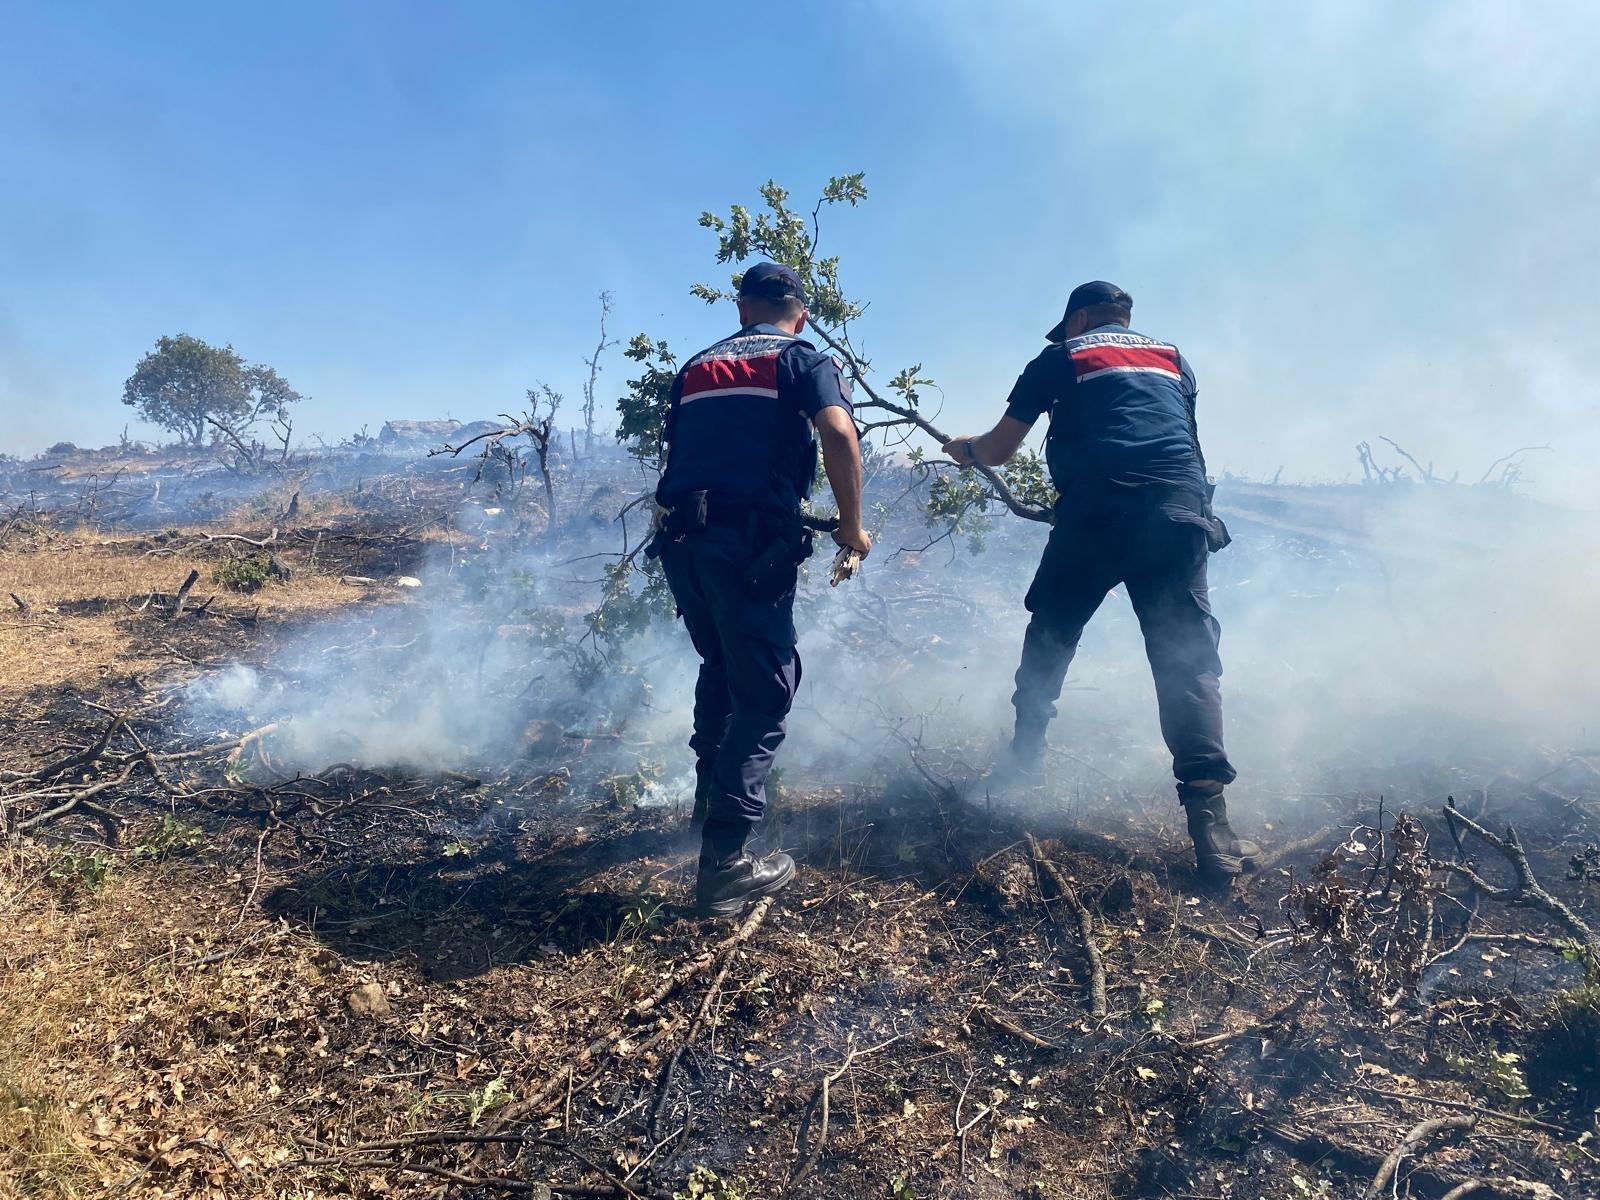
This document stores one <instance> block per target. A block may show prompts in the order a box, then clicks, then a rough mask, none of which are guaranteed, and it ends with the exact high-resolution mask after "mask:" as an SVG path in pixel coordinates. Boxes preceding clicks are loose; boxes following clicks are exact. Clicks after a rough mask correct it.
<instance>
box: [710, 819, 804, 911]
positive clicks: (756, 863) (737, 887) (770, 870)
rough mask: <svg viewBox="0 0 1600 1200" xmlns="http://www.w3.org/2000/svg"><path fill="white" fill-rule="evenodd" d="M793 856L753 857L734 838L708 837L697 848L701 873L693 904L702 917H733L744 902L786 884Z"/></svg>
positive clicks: (742, 844) (790, 872) (756, 898)
mask: <svg viewBox="0 0 1600 1200" xmlns="http://www.w3.org/2000/svg"><path fill="white" fill-rule="evenodd" d="M793 879H794V859H792V858H790V857H789V856H788V855H787V854H769V855H767V857H765V858H753V857H751V856H750V855H749V854H747V853H746V852H745V848H744V836H743V835H742V834H741V835H740V836H739V837H738V839H737V840H721V839H717V840H714V839H712V838H709V837H708V838H707V839H706V840H705V842H704V843H703V844H702V845H701V848H700V873H699V875H698V876H697V877H696V879H695V885H694V892H695V907H696V909H697V910H698V911H699V913H700V915H701V916H702V917H736V916H738V915H739V913H741V912H742V911H743V910H744V907H745V905H747V904H749V903H750V902H751V901H752V900H759V899H761V897H763V896H771V895H773V894H774V893H776V892H781V891H782V890H783V889H784V888H786V887H788V886H789V884H790V882H791V881H793Z"/></svg>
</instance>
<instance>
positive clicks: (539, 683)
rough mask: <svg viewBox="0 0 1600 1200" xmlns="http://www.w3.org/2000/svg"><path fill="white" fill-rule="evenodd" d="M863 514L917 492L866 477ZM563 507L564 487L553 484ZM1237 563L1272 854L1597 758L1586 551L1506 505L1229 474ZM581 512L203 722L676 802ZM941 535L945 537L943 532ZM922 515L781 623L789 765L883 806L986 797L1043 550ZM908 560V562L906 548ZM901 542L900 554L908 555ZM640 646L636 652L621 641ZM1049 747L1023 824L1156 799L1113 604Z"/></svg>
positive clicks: (502, 517)
mask: <svg viewBox="0 0 1600 1200" xmlns="http://www.w3.org/2000/svg"><path fill="white" fill-rule="evenodd" d="M595 471H596V468H595V467H593V466H591V467H589V468H588V469H587V472H586V475H585V478H584V479H583V480H582V481H581V483H580V482H577V481H569V485H570V486H569V488H568V491H569V492H570V493H571V494H572V496H573V497H574V498H575V499H574V505H575V506H577V507H582V504H583V502H584V498H585V497H587V496H590V495H592V494H594V493H596V492H597V491H598V492H602V493H603V494H604V495H605V496H606V497H607V498H608V499H609V500H610V501H612V502H614V503H615V504H616V507H619V508H620V507H621V505H622V504H623V503H626V501H627V500H630V499H633V498H635V497H636V496H637V495H639V494H641V493H640V478H639V475H638V471H637V468H636V467H633V466H631V465H625V464H623V463H622V462H621V461H620V460H618V461H616V462H615V465H614V467H611V468H605V469H604V470H602V472H601V475H602V476H604V474H605V471H610V473H611V474H612V475H615V478H610V477H600V476H597V475H596V474H595ZM880 488H881V491H882V497H880V498H889V497H892V496H896V495H900V494H902V493H903V491H904V481H902V480H889V479H885V480H883V481H881V482H880ZM558 494H559V493H558ZM1219 505H1220V507H1221V508H1222V510H1223V511H1224V513H1225V514H1226V515H1227V516H1228V518H1229V520H1230V521H1231V523H1232V527H1233V530H1234V534H1235V542H1234V544H1233V545H1232V546H1231V547H1229V548H1228V549H1227V550H1225V551H1223V552H1222V553H1221V554H1219V555H1217V556H1215V557H1214V558H1213V559H1212V603H1213V608H1214V610H1215V612H1216V615H1217V617H1218V619H1219V620H1220V622H1221V625H1222V628H1223V645H1222V653H1223V660H1224V663H1225V666H1226V673H1225V675H1224V680H1223V686H1224V698H1225V705H1226V710H1227V717H1228V736H1229V744H1230V751H1231V753H1232V756H1233V757H1234V759H1235V762H1236V764H1237V765H1238V767H1239V769H1240V773H1241V774H1240V779H1239V782H1238V783H1237V785H1236V786H1235V788H1234V789H1233V793H1232V794H1233V795H1234V796H1235V797H1236V798H1237V801H1238V803H1239V805H1240V807H1241V809H1242V810H1243V811H1244V812H1245V813H1246V814H1247V815H1248V817H1249V819H1250V820H1252V821H1256V822H1261V821H1266V822H1270V823H1271V824H1272V826H1273V828H1274V830H1275V831H1276V832H1275V836H1279V837H1282V836H1288V834H1289V832H1290V831H1292V830H1294V829H1295V828H1297V827H1299V826H1315V825H1319V824H1321V823H1325V822H1326V820H1327V819H1328V814H1329V812H1330V810H1331V811H1334V812H1338V811H1339V810H1340V807H1341V805H1342V806H1345V807H1348V805H1349V804H1350V803H1351V802H1353V801H1356V800H1359V799H1361V798H1367V799H1374V798H1376V797H1377V796H1378V795H1382V794H1386V793H1387V794H1389V795H1391V796H1409V797H1414V798H1417V799H1419V800H1420V799H1423V798H1426V799H1427V800H1429V801H1430V802H1431V801H1433V800H1437V799H1440V798H1442V796H1443V795H1444V794H1445V793H1447V792H1450V791H1460V790H1465V789H1471V788H1485V787H1490V786H1492V784H1493V782H1494V781H1495V780H1496V779H1497V778H1500V777H1502V776H1505V777H1526V776H1527V774H1528V773H1529V772H1530V771H1534V770H1536V769H1537V768H1538V767H1539V765H1540V764H1541V763H1545V764H1550V765H1554V764H1555V763H1557V762H1559V761H1560V760H1561V759H1562V758H1563V757H1564V756H1565V754H1566V753H1567V752H1569V751H1571V750H1573V749H1582V748H1584V747H1585V746H1586V745H1587V744H1588V743H1590V742H1592V741H1593V740H1594V729H1593V726H1592V720H1593V718H1592V714H1593V713H1594V712H1596V711H1600V708H1597V701H1600V639H1597V637H1596V630H1595V627H1594V623H1593V620H1592V617H1591V616H1590V615H1589V597H1591V596H1592V595H1593V594H1594V593H1595V588H1596V585H1597V584H1600V567H1597V565H1596V564H1597V563H1600V558H1597V556H1596V551H1597V550H1600V545H1597V541H1600V539H1597V537H1596V535H1595V530H1594V529H1593V528H1592V522H1587V521H1585V519H1584V518H1583V516H1582V515H1581V514H1572V513H1568V512H1565V511H1563V510H1560V509H1555V508H1551V507H1548V506H1544V505H1540V504H1537V503H1534V502H1532V501H1528V500H1525V499H1522V498H1519V497H1518V496H1517V495H1515V494H1514V493H1512V492H1511V491H1509V490H1507V489H1504V488H1498V487H1489V486H1482V487H1467V486H1461V485H1444V484H1437V485H1433V484H1422V483H1387V484H1369V485H1364V486H1363V485H1346V486H1329V487H1283V486H1275V487H1267V486H1263V485H1251V484H1247V483H1244V482H1242V481H1233V482H1231V483H1227V482H1225V483H1224V486H1223V488H1222V490H1221V492H1220V494H1219ZM640 513H641V509H639V508H635V509H634V510H632V512H631V513H630V514H629V516H628V518H627V520H628V521H630V522H631V524H630V525H629V526H628V528H627V529H626V531H625V530H624V528H623V525H622V523H613V522H609V521H607V520H605V519H603V518H602V517H600V516H598V515H597V514H595V513H593V512H590V513H588V514H587V515H586V517H585V519H583V520H578V521H574V520H571V519H568V520H567V521H565V522H563V521H562V519H561V514H560V511H559V508H558V520H557V523H556V525H555V527H554V529H553V530H551V529H545V530H543V531H542V532H540V531H536V530H534V529H533V528H531V527H530V526H529V525H528V524H527V523H526V522H521V523H519V521H518V520H517V519H516V518H515V515H514V512H513V510H511V509H510V508H506V507H501V506H500V505H499V504H497V503H496V502H495V501H494V499H493V497H487V496H477V497H474V498H472V499H470V500H469V502H468V503H466V504H464V505H463V507H462V509H461V510H460V512H459V513H458V515H457V517H456V520H455V522H454V524H455V527H456V536H455V537H453V538H452V539H451V540H450V541H449V542H447V543H441V544H440V546H439V548H438V549H436V550H435V551H434V552H433V554H432V555H431V557H430V558H429V559H428V560H427V561H426V562H425V563H424V565H423V566H422V567H421V568H419V569H418V570H417V577H418V578H419V579H420V581H421V587H420V588H416V589H411V590H409V591H406V592H404V594H403V597H402V599H401V600H400V601H399V602H397V603H395V604H393V605H388V606H379V607H377V608H371V609H367V610H365V611H362V612H360V613H359V614H357V615H355V616H343V617H338V618H335V619H332V620H330V621H328V622H326V623H324V624H320V625H318V626H316V627H314V628H312V629H310V630H308V631H307V632H306V633H305V635H304V636H303V637H302V638H301V639H300V640H299V641H298V642H297V643H295V644H294V645H293V647H292V648H291V650H290V651H289V652H288V653H286V654H284V655H282V656H281V657H279V658H278V659H277V660H276V661H274V662H272V663H271V664H269V665H268V666H266V667H265V668H263V669H261V670H253V669H250V668H245V667H236V668H233V669H231V670H228V671H225V672H223V673H221V674H219V675H216V676H213V677H212V678H210V679H208V680H204V681H201V682H198V683H196V684H195V685H194V686H193V687H192V688H191V689H190V690H189V693H188V697H189V701H190V702H191V704H193V705H194V706H196V708H197V709H198V710H199V712H200V713H202V714H203V715H204V718H205V719H206V720H207V721H209V722H211V723H213V724H215V725H217V726H218V727H219V728H228V729H232V730H236V731H237V730H240V729H241V728H253V727H257V726H264V725H267V724H271V725H273V726H274V729H273V731H272V732H271V734H270V735H268V736H267V737H265V738H264V739H263V742H262V745H263V748H264V750H265V752H266V755H267V758H268V761H269V762H270V763H271V766H272V768H273V769H274V770H277V771H279V772H284V771H288V772H294V771H304V772H314V771H319V770H324V769H326V768H327V767H329V766H330V765H332V764H337V763H349V764H355V765H362V766H369V767H397V768H404V769H408V770H414V771H420V772H439V771H457V772H472V773H478V774H493V773H496V772H504V771H511V770H515V769H518V768H526V767H531V768H534V769H537V768H539V767H540V766H542V765H543V766H548V765H552V764H554V763H556V762H557V760H565V761H569V762H570V760H571V755H572V752H573V751H574V750H575V749H577V750H581V751H583V753H582V754H581V756H580V758H579V760H578V762H579V766H578V767H577V768H576V769H574V768H572V767H570V766H569V767H568V768H567V769H568V770H569V771H573V784H574V786H576V787H579V788H580V789H581V788H590V787H593V786H595V785H596V783H597V781H601V780H604V779H608V778H613V777H615V776H617V775H618V774H619V773H621V774H626V775H630V776H633V777H634V779H635V782H634V784H633V785H632V791H633V793H634V794H633V796H632V798H633V799H636V800H642V801H645V802H685V801H686V800H687V797H688V793H689V790H690V788H691V786H692V772H691V770H690V765H691V764H690V760H689V756H688V751H687V747H686V744H685V743H686V740H687V736H688V732H689V721H690V710H691V706H692V694H693V680H694V676H695V671H696V667H697V660H696V659H695V657H694V655H693V652H692V650H691V648H690V646H689V644H688V639H687V636H686V635H685V634H684V632H683V631H682V629H681V627H680V626H679V625H677V623H676V622H674V621H673V620H672V619H671V612H670V601H669V600H668V599H667V598H666V597H665V595H664V593H662V592H661V591H660V590H659V589H658V588H657V589H650V588H648V587H647V584H646V581H645V579H644V577H643V576H638V575H634V576H632V577H631V580H632V581H631V584H630V587H631V591H629V592H626V593H623V594H621V597H620V602H619V600H618V597H616V596H614V597H613V605H612V606H611V607H609V608H608V609H601V607H600V594H601V588H602V585H603V583H604V579H605V575H606V572H607V570H608V569H611V568H614V567H615V566H616V564H617V563H618V562H619V549H620V548H621V547H622V546H623V544H624V542H623V539H624V537H625V536H626V538H627V540H628V543H630V544H631V543H635V542H637V541H638V538H639V534H640V532H641V530H642V524H641V523H642V522H643V520H644V518H643V517H642V516H641V515H640ZM937 532H938V531H937V530H935V531H932V534H937ZM930 536H931V535H930V531H929V530H927V529H926V528H925V527H924V526H923V524H922V519H921V517H920V515H919V513H918V511H917V510H916V508H915V505H914V502H912V501H907V502H906V503H905V504H904V505H903V506H902V507H901V508H900V509H898V510H896V511H895V512H893V513H892V514H891V516H890V517H889V518H888V519H887V521H886V523H885V527H884V528H883V530H882V531H881V537H880V541H879V544H878V548H877V550H876V551H875V553H874V555H873V556H872V558H871V559H869V561H868V563H867V566H866V569H865V571H864V573H863V574H862V576H861V577H860V578H858V579H857V580H854V581H852V582H849V583H846V584H844V585H843V586H841V587H839V588H837V589H833V588H829V587H828V586H827V582H826V569H825V564H826V559H827V555H826V552H825V551H822V550H819V553H818V555H817V556H816V557H815V558H814V559H813V560H812V562H811V564H810V565H809V567H808V569H807V571H806V572H805V578H804V579H803V582H802V587H801V592H800V596H799V600H798V603H797V624H798V625H799V627H800V630H801V641H800V652H801V655H802V658H803V660H804V663H805V668H804V678H803V681H802V685H801V689H800V693H799V695H798V697H797V701H796V706H795V712H794V715H793V716H792V718H791V721H790V737H789V741H788V743H787V744H786V745H785V747H784V750H783V752H782V754H781V756H780V759H779V763H780V765H781V766H782V768H783V769H784V771H785V773H786V774H785V778H786V779H789V780H804V781H805V782H807V783H811V784H816V785H819V786H845V785H864V786H869V787H870V786H881V785H882V784H883V783H884V782H885V780H887V779H888V778H890V777H891V776H892V775H894V774H895V773H897V772H901V771H904V770H906V769H907V767H908V764H909V760H910V759H911V758H913V757H914V756H921V759H920V760H919V761H934V760H936V761H937V766H938V770H939V771H940V773H941V774H943V775H945V776H946V777H948V778H949V779H950V780H951V782H952V783H953V784H954V785H955V786H956V787H957V789H958V790H962V791H965V792H966V793H967V794H968V795H970V796H977V795H981V794H982V792H983V789H984V783H983V777H984V775H985V772H986V771H987V769H988V768H989V766H990V763H991V761H992V759H993V756H994V754H995V753H996V751H997V750H998V749H999V748H1000V747H1001V746H1002V745H1003V742H1004V738H1005V735H1006V733H1007V732H1008V728H1009V719H1010V705H1009V696H1010V691H1011V673H1012V671H1013V670H1014V668H1015V663H1016V658H1017V655H1018V652H1019V649H1020V645H1021V640H1022V630H1023V628H1024V625H1025V622H1026V613H1025V612H1024V611H1023V609H1022V604H1021V597H1022V594H1023V592H1024V591H1025V590H1026V587H1027V583H1028V580H1029V578H1030V576H1031V573H1032V570H1033V568H1034V565H1035V563H1036V562H1037V559H1038V554H1039V551H1040V549H1041V548H1042V546H1043V542H1044V538H1045V536H1046V530H1045V529H1044V528H1043V527H1042V526H1038V525H1035V524H1032V523H1029V522H1024V521H1018V520H1013V519H1011V518H1009V517H1004V516H1001V517H997V518H995V519H994V520H993V522H992V523H991V528H990V529H989V530H988V532H987V534H986V535H985V537H984V543H985V544H984V546H983V548H982V550H981V551H979V552H976V553H975V552H973V550H972V549H971V547H970V546H968V545H967V544H966V541H965V539H963V538H959V537H957V538H946V539H943V540H938V541H936V542H935V544H934V545H932V546H927V543H928V541H929V539H930ZM922 547H926V548H922ZM907 548H909V549H907ZM624 624H631V625H634V626H637V632H634V633H632V634H631V635H624V630H623V625H624ZM1059 707H1060V710H1061V715H1060V717H1059V718H1058V720H1057V721H1056V723H1055V724H1054V726H1053V728H1052V732H1051V742H1052V745H1053V747H1054V750H1053V752H1052V756H1051V772H1050V782H1049V784H1047V785H1046V787H1045V788H1043V789H1041V790H1040V791H1039V792H1038V793H1037V794H1035V795H1034V796H1032V797H1031V798H1030V799H1029V801H1028V803H1029V804H1030V805H1031V806H1035V807H1037V808H1039V809H1041V810H1050V811H1054V812H1055V813H1056V815H1057V816H1060V815H1062V812H1063V810H1067V815H1071V816H1080V815H1092V814H1093V813H1094V812H1095V811H1096V810H1109V809H1115V808H1117V807H1118V806H1126V805H1127V804H1128V803H1129V798H1130V797H1136V798H1144V799H1146V800H1148V802H1149V803H1151V804H1152V805H1154V804H1169V803H1170V802H1171V795H1172V793H1171V779H1170V760H1169V758H1168V756H1167V753H1166V751H1165V748H1164V747H1163V745H1162V743H1161V740H1160V735H1159V730H1158V728H1157V725H1156V713H1155V703H1154V693H1153V687H1152V684H1151V682H1150V678H1149V672H1148V668H1147V666H1146V664H1145V661H1144V656H1143V647H1142V644H1141V641H1140V638H1139V633H1138V628H1137V623H1136V621H1135V620H1134V618H1133V614H1132V612H1131V609H1130V607H1129V605H1128V604H1127V601H1126V598H1125V597H1124V596H1123V595H1122V594H1121V590H1120V589H1119V590H1118V591H1116V592H1113V593H1112V594H1111V595H1110V596H1108V598H1107V600H1106V603H1105V604H1104V605H1103V606H1102V608H1101V610H1100V612H1099V613H1098V614H1097V616H1096V618H1095V619H1094V621H1093V622H1092V623H1091V624H1090V626H1089V629H1088V631H1087V633H1086V635H1085V638H1084V640H1083V644H1082V646H1081V648H1080V652H1079V656H1078V658H1077V660H1076V662H1075V663H1074V665H1073V669H1072V672H1071V674H1070V676H1069V679H1068V686H1067V690H1066V691H1065V693H1064V694H1063V697H1062V701H1061V703H1060V706H1059Z"/></svg>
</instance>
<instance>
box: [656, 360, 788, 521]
mask: <svg viewBox="0 0 1600 1200" xmlns="http://www.w3.org/2000/svg"><path fill="white" fill-rule="evenodd" d="M791 351H792V352H794V353H796V354H800V353H804V352H807V351H810V352H813V353H814V352H815V348H814V347H813V346H812V345H811V343H810V342H807V341H805V340H803V339H801V338H797V337H794V336H793V335H791V334H786V333H781V332H764V331H761V330H751V331H746V332H740V333H737V334H735V335H734V336H733V337H730V338H725V339H724V340H722V341H720V342H717V343H716V344H715V345H713V346H710V347H708V348H707V349H705V350H702V351H701V352H700V353H699V354H696V355H695V356H694V357H693V358H691V359H690V360H689V361H688V362H687V363H685V364H684V366H683V370H682V371H681V372H680V373H679V386H678V388H677V389H676V392H675V395H674V398H673V401H672V405H671V407H670V408H669V409H668V411H667V418H666V430H665V436H664V438H663V440H664V441H665V442H666V443H667V445H668V451H667V465H666V470H665V471H664V472H663V474H662V477H661V484H660V486H659V487H658V488H657V489H656V495H657V497H658V499H659V500H660V501H661V503H663V504H665V505H668V506H669V507H670V506H671V504H672V503H673V501H674V500H675V499H677V498H681V497H683V496H687V495H688V494H689V493H691V492H696V491H707V492H709V493H711V495H712V496H713V497H714V498H715V499H717V500H720V501H724V502H734V503H748V504H750V505H752V506H755V507H759V508H765V509H774V510H778V511H784V512H790V511H793V510H795V509H797V508H798V507H799V504H800V501H801V500H802V499H803V498H804V497H806V496H807V495H809V494H810V491H811V483H812V480H813V478H814V477H815V475H816V469H817V449H816V439H815V437H814V436H813V434H812V430H811V425H810V422H809V421H807V419H806V418H805V416H804V415H803V414H801V412H800V411H799V409H798V407H796V406H795V405H793V404H788V405H786V404H784V403H783V399H782V396H781V395H780V392H781V390H782V389H781V386H780V385H781V383H782V382H784V381H786V379H787V378H788V377H790V375H791V372H792V365H797V364H789V363H785V362H784V361H783V360H784V355H785V354H786V353H789V352H791Z"/></svg>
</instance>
